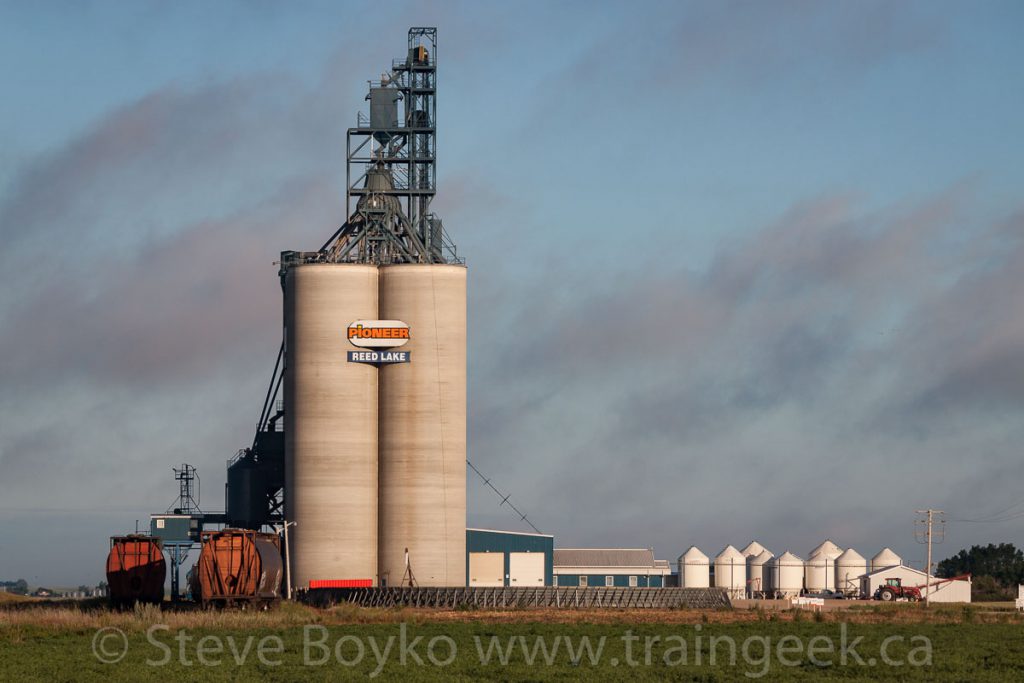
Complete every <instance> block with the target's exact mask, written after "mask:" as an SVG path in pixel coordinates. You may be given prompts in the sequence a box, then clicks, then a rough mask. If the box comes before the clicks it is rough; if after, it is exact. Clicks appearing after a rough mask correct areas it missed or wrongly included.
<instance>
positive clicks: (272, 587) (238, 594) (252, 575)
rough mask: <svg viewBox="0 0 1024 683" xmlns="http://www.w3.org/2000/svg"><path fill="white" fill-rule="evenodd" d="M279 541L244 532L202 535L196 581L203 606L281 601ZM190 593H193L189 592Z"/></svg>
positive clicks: (274, 538)
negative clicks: (201, 547) (201, 548)
mask: <svg viewBox="0 0 1024 683" xmlns="http://www.w3.org/2000/svg"><path fill="white" fill-rule="evenodd" d="M283 574H284V569H283V564H282V562H281V546H280V540H279V539H278V536H277V535H276V534H264V533H260V532H258V531H250V530H248V529H224V530H222V531H206V532H203V550H202V552H200V554H199V561H198V562H197V563H196V581H195V584H194V586H198V588H199V595H197V596H194V597H196V599H197V600H200V601H201V602H202V603H203V604H205V605H209V604H211V603H223V604H236V603H246V602H263V603H269V602H272V601H274V600H277V599H279V598H280V597H281V578H282V576H283ZM193 592H194V589H193Z"/></svg>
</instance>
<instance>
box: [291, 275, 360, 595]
mask: <svg viewBox="0 0 1024 683" xmlns="http://www.w3.org/2000/svg"><path fill="white" fill-rule="evenodd" d="M377 317H378V269H377V267H376V266H372V265H356V264H319V263H318V264H302V265H296V266H293V267H290V268H289V269H288V271H287V273H286V275H285V280H284V318H285V354H286V355H285V359H286V361H285V362H286V371H285V382H284V401H285V480H286V484H285V518H286V519H287V520H289V521H293V522H296V526H294V527H292V528H291V529H290V530H289V544H290V551H291V552H290V555H291V571H292V577H291V583H292V585H293V586H296V587H300V588H301V587H305V586H308V582H309V581H310V580H316V579H374V582H375V583H376V577H377V546H378V538H377V531H378V523H377V510H378V488H377V487H378V462H377V459H378V458H377V453H378V424H377V413H378V393H377V388H378V370H377V368H376V367H374V366H372V365H367V364H363V363H349V362H346V360H347V352H348V351H349V350H351V349H352V347H351V345H350V344H349V342H348V340H347V338H346V330H347V328H348V325H349V324H350V323H351V322H352V321H354V320H361V319H369V320H373V319H376V318H377Z"/></svg>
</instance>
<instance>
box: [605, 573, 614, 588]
mask: <svg viewBox="0 0 1024 683" xmlns="http://www.w3.org/2000/svg"><path fill="white" fill-rule="evenodd" d="M604 585H605V587H606V588H611V587H612V586H614V585H615V577H614V576H606V577H604Z"/></svg>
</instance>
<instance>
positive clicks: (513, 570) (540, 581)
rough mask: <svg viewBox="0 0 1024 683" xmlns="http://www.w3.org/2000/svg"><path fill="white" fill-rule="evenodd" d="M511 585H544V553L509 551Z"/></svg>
mask: <svg viewBox="0 0 1024 683" xmlns="http://www.w3.org/2000/svg"><path fill="white" fill-rule="evenodd" d="M508 576H509V585H510V586H543V585H544V553H509V556H508Z"/></svg>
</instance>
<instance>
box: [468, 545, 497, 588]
mask: <svg viewBox="0 0 1024 683" xmlns="http://www.w3.org/2000/svg"><path fill="white" fill-rule="evenodd" d="M469 585H470V586H489V587H492V588H493V587H495V586H504V585H505V553H470V554H469Z"/></svg>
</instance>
